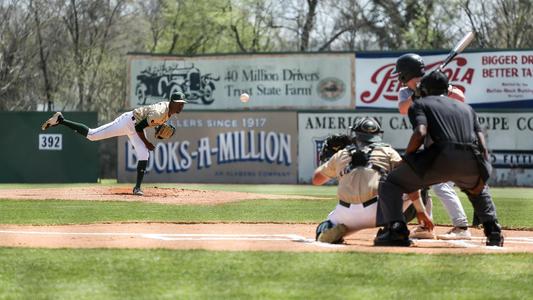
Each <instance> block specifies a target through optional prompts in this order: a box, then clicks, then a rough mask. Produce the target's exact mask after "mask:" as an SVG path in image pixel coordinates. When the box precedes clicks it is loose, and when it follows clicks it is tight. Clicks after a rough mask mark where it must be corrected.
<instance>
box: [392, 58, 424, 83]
mask: <svg viewBox="0 0 533 300" xmlns="http://www.w3.org/2000/svg"><path fill="white" fill-rule="evenodd" d="M425 67H426V65H425V64H424V60H423V59H422V57H421V56H420V55H418V54H415V53H407V54H404V55H402V56H400V57H399V58H398V60H396V69H395V70H394V73H393V74H398V78H399V79H400V81H401V82H403V83H407V81H409V80H411V79H413V78H415V77H422V76H424V68H425Z"/></svg>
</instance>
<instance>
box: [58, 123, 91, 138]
mask: <svg viewBox="0 0 533 300" xmlns="http://www.w3.org/2000/svg"><path fill="white" fill-rule="evenodd" d="M59 124H61V125H65V126H67V127H68V128H70V129H72V130H74V131H76V132H77V133H79V134H81V135H83V136H85V137H86V136H87V134H88V133H89V127H87V126H85V124H82V123H76V122H72V121H69V120H66V119H62V120H60V121H59Z"/></svg>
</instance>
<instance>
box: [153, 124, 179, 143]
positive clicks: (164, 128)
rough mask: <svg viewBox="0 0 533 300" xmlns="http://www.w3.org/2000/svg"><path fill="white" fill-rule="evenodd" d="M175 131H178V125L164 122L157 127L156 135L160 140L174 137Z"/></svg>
mask: <svg viewBox="0 0 533 300" xmlns="http://www.w3.org/2000/svg"><path fill="white" fill-rule="evenodd" d="M174 132H176V127H174V126H172V125H170V124H163V125H159V126H156V127H155V137H156V138H157V139H160V140H164V139H168V138H170V137H172V136H173V135H174Z"/></svg>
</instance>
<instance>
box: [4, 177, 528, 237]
mask: <svg viewBox="0 0 533 300" xmlns="http://www.w3.org/2000/svg"><path fill="white" fill-rule="evenodd" d="M287 188H290V189H293V190H294V191H295V192H296V193H297V194H298V192H300V193H299V194H300V195H303V194H304V192H305V191H306V190H311V193H313V191H312V189H313V188H314V187H307V188H308V189H305V190H304V189H302V188H300V190H298V189H296V188H295V187H294V186H288V187H287ZM524 191H526V192H527V193H531V191H530V190H524ZM333 192H334V191H333ZM493 192H494V195H495V197H494V199H495V203H496V206H497V209H498V216H499V219H500V222H501V223H502V225H504V226H505V228H530V229H531V228H533V218H531V212H532V211H533V197H530V196H529V194H526V193H524V192H522V193H517V192H516V191H511V192H509V190H508V189H502V190H500V189H493ZM460 197H461V200H462V203H463V207H464V208H465V211H466V213H467V216H468V218H469V220H470V221H471V220H472V219H471V217H472V214H473V213H472V211H473V210H472V205H471V204H470V202H469V201H468V200H467V199H466V197H465V196H464V195H462V194H460ZM295 198H297V196H295ZM334 199H335V198H334V197H330V198H329V199H325V200H247V201H241V202H235V203H229V204H221V205H167V204H153V203H143V202H120V201H103V202H100V201H62V200H47V201H42V200H0V223H3V224H36V225H45V224H76V223H99V222H125V221H161V222H202V221H209V222H216V221H223V222H235V221H244V222H294V223H298V222H300V223H301V222H304V223H313V222H314V223H316V222H320V221H322V220H324V219H325V218H326V217H327V214H328V213H329V212H330V211H331V210H332V209H333V208H334V207H335V204H336V200H334ZM433 215H434V220H435V223H437V224H448V225H449V224H450V219H449V217H448V215H447V214H446V212H445V210H444V208H443V206H442V203H440V201H439V200H437V198H436V197H434V212H433Z"/></svg>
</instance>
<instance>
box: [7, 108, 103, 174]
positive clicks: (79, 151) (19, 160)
mask: <svg viewBox="0 0 533 300" xmlns="http://www.w3.org/2000/svg"><path fill="white" fill-rule="evenodd" d="M50 115H51V114H50V113H48V112H0V127H2V128H6V129H8V130H4V133H3V134H2V150H1V154H2V155H1V157H2V158H1V161H2V172H0V182H9V183H15V182H16V183H40V182H96V181H97V180H98V171H99V161H98V158H99V155H98V144H97V143H92V142H90V141H88V140H87V139H85V138H83V137H81V136H80V135H79V134H77V133H75V132H73V131H72V130H70V129H67V128H65V127H62V126H57V127H52V128H50V129H48V130H46V131H41V124H42V123H43V122H44V121H45V120H46V119H48V118H50ZM69 118H72V119H73V120H76V121H78V122H82V123H85V124H87V125H89V126H95V125H96V123H97V114H96V113H94V112H92V113H90V112H83V113H80V112H70V113H69Z"/></svg>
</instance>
